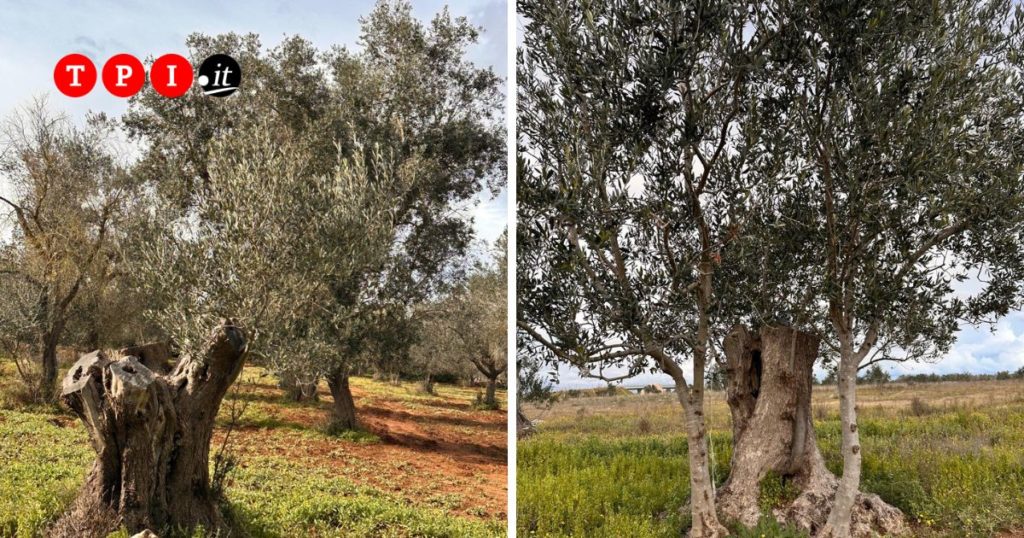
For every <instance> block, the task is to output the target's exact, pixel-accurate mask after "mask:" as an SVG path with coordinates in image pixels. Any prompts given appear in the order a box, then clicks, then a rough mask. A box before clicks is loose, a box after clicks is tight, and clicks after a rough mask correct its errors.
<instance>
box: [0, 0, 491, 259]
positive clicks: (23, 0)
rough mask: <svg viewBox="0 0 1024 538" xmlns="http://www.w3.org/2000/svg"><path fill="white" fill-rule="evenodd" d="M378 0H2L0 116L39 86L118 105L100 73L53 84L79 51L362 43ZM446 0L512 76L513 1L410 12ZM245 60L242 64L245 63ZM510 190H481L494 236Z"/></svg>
mask: <svg viewBox="0 0 1024 538" xmlns="http://www.w3.org/2000/svg"><path fill="white" fill-rule="evenodd" d="M374 3H375V2H374V1H373V0H356V1H351V0H346V1H343V2H339V1H328V0H317V1H293V2H288V1H269V0H255V1H246V2H231V3H226V2H213V1H198V0H186V1H181V2H139V1H130V0H104V1H98V0H92V1H89V0H86V1H66V0H65V1H47V2H40V1H38V0H31V1H30V0H0V117H7V116H8V115H10V114H11V113H12V112H14V111H15V110H16V109H17V108H18V107H20V106H23V105H25V104H26V103H27V102H28V101H29V100H30V99H32V98H33V97H36V96H40V95H43V94H47V95H48V98H49V104H50V106H51V108H53V109H54V110H60V111H64V112H67V113H68V114H70V115H71V117H72V118H73V119H75V120H76V121H82V120H83V119H84V117H85V114H86V113H87V112H89V111H90V110H91V111H96V112H106V113H107V114H109V115H120V114H121V113H123V112H124V111H125V110H126V108H127V100H126V99H119V98H117V97H113V96H111V95H109V94H108V93H107V92H106V90H105V89H103V87H102V82H97V86H96V88H94V89H93V91H92V92H91V93H89V94H88V95H87V96H85V97H81V98H78V99H72V98H69V97H65V96H64V95H62V94H60V93H59V92H58V91H57V90H56V88H55V87H54V85H53V68H54V65H55V64H56V63H57V60H59V59H60V58H61V57H63V56H64V55H66V54H70V53H73V52H77V53H81V54H85V55H86V56H88V57H89V58H90V59H91V60H92V61H93V63H94V64H96V66H97V69H99V68H101V67H102V65H103V62H105V61H106V60H107V59H108V58H110V57H111V56H113V55H115V54H118V53H129V54H132V55H134V56H135V57H137V58H139V59H144V58H146V57H147V56H152V57H158V56H160V55H162V54H166V53H169V52H174V53H178V54H182V55H185V53H186V50H185V37H186V36H187V35H188V34H190V33H193V32H202V33H206V34H218V33H226V32H235V33H242V34H244V33H249V32H253V33H257V34H259V35H260V38H261V41H262V42H263V44H264V45H265V46H273V45H276V44H277V43H279V42H280V41H281V39H282V38H283V37H285V36H290V35H294V34H299V35H301V36H302V37H304V38H306V39H309V40H310V41H311V42H312V43H313V44H314V45H316V46H317V47H318V48H321V49H326V48H327V47H329V46H331V45H334V44H341V45H348V46H349V47H350V48H356V47H357V41H358V38H359V18H360V17H361V16H363V15H365V14H367V13H369V12H370V11H371V10H372V8H373V6H374ZM446 5H447V6H448V9H449V11H450V12H451V13H452V14H453V15H455V16H465V17H467V18H468V19H469V20H470V21H471V22H472V23H473V24H475V25H476V26H479V27H481V28H482V29H483V31H482V35H481V39H480V42H479V43H478V44H477V46H476V47H474V48H473V49H471V50H470V53H469V59H470V60H471V61H473V62H474V63H475V64H477V65H479V66H482V67H487V66H489V67H492V68H493V69H494V71H495V72H496V73H498V74H499V75H500V76H502V77H507V69H508V61H507V54H506V51H507V48H506V42H507V35H508V32H507V24H506V17H507V4H506V2H505V1H504V0H450V1H448V2H445V1H443V0H415V1H414V2H413V13H414V14H415V15H416V16H417V17H419V18H420V19H421V20H429V19H430V18H432V17H433V16H434V14H436V13H437V12H439V11H440V10H442V9H444V7H445V6H446ZM243 67H244V66H243ZM506 195H507V193H506V191H504V190H503V191H502V192H501V193H500V194H499V195H498V196H497V197H495V198H493V199H492V198H491V196H490V195H489V194H486V195H481V196H480V197H479V200H478V201H479V203H478V204H477V206H476V207H475V208H474V209H473V211H472V213H473V218H474V226H475V228H476V231H477V236H478V238H480V239H482V240H484V241H487V242H491V241H493V240H494V239H495V238H497V237H498V235H500V234H501V232H502V231H503V230H504V229H505V225H506V222H507V220H508V218H507V217H508V215H507V209H506V207H507V197H506Z"/></svg>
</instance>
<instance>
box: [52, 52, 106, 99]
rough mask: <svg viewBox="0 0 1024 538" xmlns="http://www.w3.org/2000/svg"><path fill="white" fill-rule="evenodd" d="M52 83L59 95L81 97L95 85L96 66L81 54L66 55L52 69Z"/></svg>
mask: <svg viewBox="0 0 1024 538" xmlns="http://www.w3.org/2000/svg"><path fill="white" fill-rule="evenodd" d="M53 82H54V84H56V85H57V89H58V90H60V93H63V94H64V95H66V96H68V97H81V96H83V95H85V94H87V93H89V92H91V91H92V88H93V86H95V85H96V66H95V65H93V63H92V60H90V59H89V58H87V57H85V56H83V55H81V54H68V55H67V56H65V57H63V58H61V59H60V61H58V62H57V66H56V67H54V68H53Z"/></svg>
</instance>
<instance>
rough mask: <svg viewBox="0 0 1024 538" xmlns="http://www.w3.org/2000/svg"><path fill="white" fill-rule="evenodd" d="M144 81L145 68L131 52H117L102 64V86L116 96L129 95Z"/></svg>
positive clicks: (133, 93) (136, 91) (134, 92)
mask: <svg viewBox="0 0 1024 538" xmlns="http://www.w3.org/2000/svg"><path fill="white" fill-rule="evenodd" d="M145 83H146V68H144V67H142V62H140V61H139V60H138V59H137V58H136V57H134V56H132V55H131V54H118V55H115V56H114V57H112V58H111V59H109V60H107V63H105V64H103V86H105V87H106V88H107V91H108V92H110V93H111V94H113V95H116V96H117V97H131V96H133V95H135V94H136V93H138V92H139V90H141V89H142V85H143V84H145Z"/></svg>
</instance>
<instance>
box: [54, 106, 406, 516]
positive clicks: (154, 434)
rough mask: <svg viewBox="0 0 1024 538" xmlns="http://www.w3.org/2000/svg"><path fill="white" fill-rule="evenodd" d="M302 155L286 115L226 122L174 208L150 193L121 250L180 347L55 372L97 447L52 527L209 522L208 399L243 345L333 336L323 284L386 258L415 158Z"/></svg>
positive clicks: (274, 345)
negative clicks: (198, 178)
mask: <svg viewBox="0 0 1024 538" xmlns="http://www.w3.org/2000/svg"><path fill="white" fill-rule="evenodd" d="M309 162H310V158H309V153H308V148H307V144H306V141H305V139H304V138H303V136H302V134H301V133H295V132H293V131H291V130H290V129H288V128H287V127H281V126H275V125H270V124H268V125H264V126H257V127H254V128H253V129H251V130H245V131H235V132H234V133H233V134H232V136H231V137H226V138H221V139H218V140H216V141H215V142H214V143H213V145H212V146H211V152H210V166H209V171H210V174H209V178H208V186H209V188H207V189H204V190H203V191H202V192H200V193H197V194H196V196H195V197H194V199H193V204H192V205H191V206H190V208H189V209H188V210H186V211H182V210H181V208H180V206H177V205H175V204H166V203H162V200H161V199H160V198H155V199H153V200H150V201H149V203H148V206H149V207H150V208H151V220H150V222H149V226H148V227H147V228H145V229H144V230H142V231H140V232H139V233H140V234H142V237H143V239H139V240H137V241H135V243H134V244H135V245H136V246H135V248H136V250H135V251H134V252H131V253H129V255H128V256H126V259H127V260H128V263H129V264H130V271H131V272H132V275H133V276H134V278H135V279H136V283H137V285H138V287H139V288H140V289H145V290H147V293H148V294H149V295H150V296H152V297H153V298H154V299H155V300H154V302H153V306H152V308H148V309H147V311H146V314H147V315H148V316H149V317H150V318H151V319H152V320H153V321H154V322H155V323H156V324H158V325H159V326H160V327H162V328H163V330H165V331H166V332H167V334H168V335H169V336H170V337H171V338H172V339H173V340H174V342H175V343H176V344H177V345H178V347H179V348H180V350H181V356H182V358H181V359H180V360H179V361H178V362H177V363H176V364H175V365H174V367H173V369H172V370H171V371H169V372H167V371H162V370H161V369H160V368H159V367H157V366H153V365H147V364H144V363H143V362H140V360H139V358H138V357H136V356H135V355H137V353H135V352H124V353H123V356H112V357H108V356H106V355H104V354H103V353H93V354H89V355H86V356H84V357H83V358H82V359H81V360H80V361H79V362H78V363H77V364H76V365H75V366H73V367H72V369H71V371H69V373H68V375H67V377H66V378H65V380H64V386H63V394H62V398H63V400H64V402H65V403H66V404H67V405H68V406H69V407H70V408H71V409H72V410H73V411H75V412H76V413H77V414H78V415H79V417H80V418H81V419H82V421H83V422H84V423H85V425H86V429H87V430H88V431H89V433H90V439H91V441H92V444H93V448H94V449H95V450H96V452H97V460H96V463H95V464H94V465H93V468H92V471H91V472H90V474H89V476H88V477H87V479H86V485H85V487H83V489H82V490H81V492H80V493H79V497H78V500H77V501H76V502H75V503H74V505H73V506H72V508H71V510H69V512H68V513H66V514H65V515H64V517H63V518H62V519H61V520H60V521H59V522H58V523H57V525H56V527H55V529H57V530H56V531H55V532H56V534H57V535H59V536H72V535H79V534H77V533H80V532H82V529H83V528H85V527H87V526H88V525H89V522H96V521H104V520H106V521H109V522H116V521H121V522H122V523H123V524H125V525H127V526H128V528H129V530H130V531H132V532H138V531H140V530H143V529H145V528H149V529H163V528H172V527H183V528H194V527H196V526H200V525H201V526H203V527H204V528H206V529H210V530H212V529H220V528H222V527H223V526H224V521H223V520H222V519H221V516H220V514H219V512H218V509H217V505H216V499H214V496H213V494H212V492H211V490H210V484H209V466H208V462H209V448H210V439H211V436H212V433H213V426H214V418H215V417H216V415H217V410H218V408H219V406H220V403H221V400H222V399H223V397H224V395H225V393H226V391H227V390H228V388H229V387H230V385H231V384H232V383H233V381H234V380H235V378H236V377H237V376H238V375H239V373H240V371H241V368H242V366H243V364H244V363H245V361H246V360H247V358H248V357H250V356H255V355H263V356H269V355H274V354H279V353H280V354H283V353H288V354H291V355H296V356H298V357H299V359H296V360H301V359H305V358H311V357H319V356H321V354H322V353H323V352H324V350H325V349H330V348H331V347H332V344H331V342H330V341H329V340H328V337H329V336H330V335H331V334H333V328H334V327H335V326H337V325H340V324H344V323H345V322H346V317H347V316H348V315H349V312H348V311H346V310H343V309H338V308H337V307H336V305H337V302H336V301H335V300H334V298H333V296H332V294H331V293H330V285H331V283H332V282H333V281H334V280H335V279H347V278H349V277H348V276H347V275H348V274H351V273H358V272H360V271H364V270H365V268H366V267H367V266H373V265H375V264H379V263H380V261H379V260H380V259H381V258H383V257H385V256H386V255H387V241H386V240H385V239H386V238H387V237H388V236H390V234H391V233H393V232H392V228H393V227H394V222H393V216H392V212H391V205H390V200H391V198H392V197H393V196H394V195H395V194H401V192H403V191H404V189H406V188H407V187H408V185H410V184H412V183H413V181H412V179H411V178H412V177H413V176H414V175H415V173H416V171H417V170H418V167H419V164H418V163H417V162H416V160H415V159H411V160H398V159H396V158H395V157H394V156H393V155H392V154H390V153H388V152H382V151H379V150H377V149H375V148H366V150H365V153H364V156H361V157H358V158H354V159H344V158H342V159H339V160H338V162H337V165H336V167H335V169H334V171H333V172H332V173H331V174H329V175H324V174H319V173H316V172H314V171H312V170H310V167H309V164H308V163H309ZM211 328H214V332H213V334H212V335H211V333H210V331H211ZM108 512H109V513H111V514H113V516H112V517H108V518H98V517H96V516H97V515H102V514H106V513H108ZM89 531H90V532H96V533H101V534H102V533H105V532H109V531H110V529H89Z"/></svg>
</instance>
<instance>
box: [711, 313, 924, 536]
mask: <svg viewBox="0 0 1024 538" xmlns="http://www.w3.org/2000/svg"><path fill="white" fill-rule="evenodd" d="M818 346H819V339H818V338H817V337H816V336H814V335H812V334H808V333H804V332H801V331H798V330H795V329H792V328H789V327H766V328H764V329H762V330H761V333H760V334H759V335H758V334H755V333H753V332H751V331H749V330H747V329H746V328H744V327H740V326H738V327H736V328H734V329H733V330H732V331H731V332H730V333H729V335H728V336H727V337H726V339H725V341H724V345H723V347H724V350H725V358H726V373H727V376H728V385H727V398H728V403H729V409H730V411H731V413H732V416H733V445H734V448H733V455H732V462H731V465H730V467H731V470H730V475H729V478H728V479H727V480H726V483H725V484H724V485H723V486H722V488H721V489H720V490H719V491H718V510H719V513H720V514H721V515H722V517H724V518H726V519H727V520H735V521H738V522H740V523H742V524H744V525H747V526H753V525H756V524H757V522H758V520H759V519H760V518H761V517H762V516H767V515H770V516H772V517H774V518H775V519H776V520H778V521H780V522H782V523H785V524H791V525H795V526H797V527H799V528H801V529H804V530H806V531H808V532H810V533H811V534H812V535H815V536H816V535H818V534H820V532H821V531H822V529H823V528H824V526H825V523H826V520H827V518H828V514H829V510H830V508H831V506H832V504H833V496H834V495H835V493H836V489H837V486H838V484H839V481H838V480H837V479H836V477H835V476H834V475H833V474H832V473H831V472H830V471H829V470H828V469H827V468H826V467H825V460H824V458H823V457H822V456H821V452H820V451H819V450H818V445H817V438H816V436H815V433H814V422H813V415H812V413H811V389H812V380H813V367H814V362H815V360H816V359H817V356H818ZM769 473H775V474H777V475H778V476H779V477H781V478H782V479H783V480H786V481H789V482H790V483H792V484H793V485H794V486H795V487H796V489H797V490H798V491H799V493H798V495H797V496H796V498H795V499H794V500H793V501H792V502H790V503H789V504H788V505H786V506H782V507H779V508H776V509H775V510H774V511H773V513H772V514H762V513H761V511H760V508H759V504H758V495H759V492H760V484H761V481H762V480H763V479H764V478H765V477H766V476H767V475H768V474H769ZM854 494H855V495H854V496H855V502H854V503H853V505H852V516H853V517H852V521H853V524H852V527H851V529H850V530H851V534H850V535H851V536H872V535H874V533H882V534H891V535H896V534H901V533H903V532H905V531H906V526H905V523H904V520H903V515H902V513H901V512H900V511H899V510H897V509H896V508H893V507H892V506H889V505H888V504H886V503H885V502H884V501H882V499H881V498H879V497H878V496H877V495H873V494H868V493H861V492H858V491H856V488H854Z"/></svg>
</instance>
